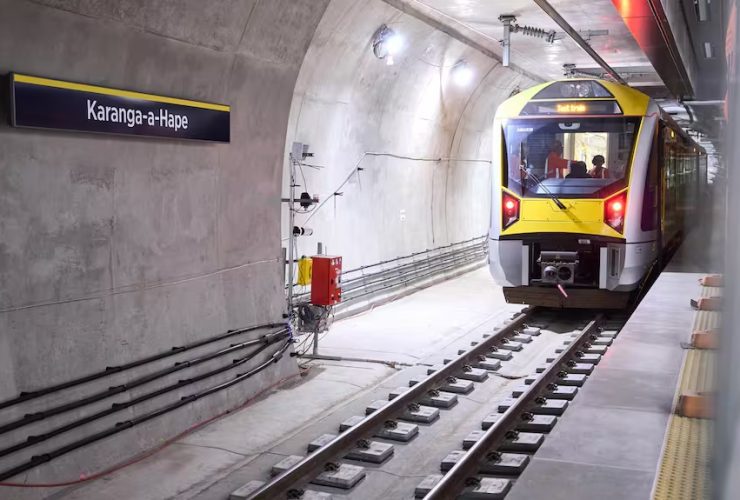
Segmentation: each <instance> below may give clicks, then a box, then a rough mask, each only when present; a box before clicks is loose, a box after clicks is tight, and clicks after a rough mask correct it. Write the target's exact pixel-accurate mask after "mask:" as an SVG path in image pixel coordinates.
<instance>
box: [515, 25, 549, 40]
mask: <svg viewBox="0 0 740 500" xmlns="http://www.w3.org/2000/svg"><path fill="white" fill-rule="evenodd" d="M511 31H512V32H513V33H521V34H522V35H527V36H532V37H535V38H544V39H546V40H547V41H548V42H549V43H552V42H554V41H555V31H553V30H550V31H547V30H543V29H542V28H535V27H534V26H526V25H525V26H520V25H518V24H513V25H512V26H511Z"/></svg>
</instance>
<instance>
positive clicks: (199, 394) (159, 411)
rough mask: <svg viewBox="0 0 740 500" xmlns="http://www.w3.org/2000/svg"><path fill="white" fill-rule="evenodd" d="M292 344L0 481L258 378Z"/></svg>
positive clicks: (7, 472)
mask: <svg viewBox="0 0 740 500" xmlns="http://www.w3.org/2000/svg"><path fill="white" fill-rule="evenodd" d="M290 344H291V341H290V339H288V340H287V341H286V342H285V343H284V344H283V345H282V347H281V348H280V349H278V350H277V351H276V352H275V353H274V354H272V355H271V356H270V358H269V359H267V360H266V361H264V362H263V363H261V364H260V365H258V366H256V367H254V368H252V369H251V370H249V371H248V372H246V373H242V374H237V375H236V376H235V377H234V379H232V380H229V381H227V382H223V383H221V384H218V385H215V386H213V387H210V388H208V389H204V390H202V391H200V392H196V393H195V394H191V395H189V396H183V397H182V398H180V400H179V401H176V402H174V403H170V404H169V405H166V406H163V407H161V408H158V409H156V410H152V411H150V412H149V413H145V414H143V415H141V416H139V417H135V418H132V419H131V420H126V421H123V422H117V423H115V424H114V425H113V426H112V427H110V428H108V429H105V430H103V431H100V432H97V433H95V434H92V435H90V436H87V437H85V438H82V439H78V440H77V441H73V442H71V443H69V444H67V445H64V446H62V447H60V448H57V449H55V450H52V451H50V452H49V453H44V454H41V455H34V456H33V457H31V459H30V460H28V461H27V462H26V463H24V464H22V465H18V466H16V467H13V468H12V469H8V470H5V471H3V472H0V481H4V480H5V479H9V478H11V477H13V476H16V475H18V474H20V473H22V472H25V471H27V470H30V469H33V468H35V467H37V466H39V465H41V464H43V463H46V462H50V461H52V460H54V459H55V458H58V457H60V456H62V455H65V454H67V453H69V452H71V451H74V450H76V449H78V448H82V447H83V446H86V445H88V444H92V443H94V442H96V441H100V440H101V439H104V438H107V437H109V436H112V435H114V434H117V433H119V432H121V431H124V430H126V429H130V428H132V427H135V426H137V425H139V424H141V423H144V422H146V421H148V420H151V419H153V418H156V417H158V416H160V415H164V414H166V413H169V412H171V411H173V410H176V409H178V408H180V407H182V406H185V405H187V404H189V403H192V402H193V401H197V400H198V399H201V398H203V397H206V396H209V395H211V394H214V393H216V392H218V391H221V390H223V389H227V388H229V387H231V386H233V385H236V384H238V383H239V382H242V381H244V380H247V379H248V378H251V377H252V376H254V375H256V374H257V373H259V372H261V371H262V370H264V369H265V368H267V367H268V366H270V365H271V364H273V363H277V362H278V361H279V360H280V358H282V357H283V353H285V351H286V350H287V349H288V347H289V346H290ZM266 347H267V346H261V347H260V349H265V348H266Z"/></svg>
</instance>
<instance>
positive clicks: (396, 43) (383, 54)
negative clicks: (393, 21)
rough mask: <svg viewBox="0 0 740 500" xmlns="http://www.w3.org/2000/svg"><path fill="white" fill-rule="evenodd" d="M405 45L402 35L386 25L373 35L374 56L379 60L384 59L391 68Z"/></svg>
mask: <svg viewBox="0 0 740 500" xmlns="http://www.w3.org/2000/svg"><path fill="white" fill-rule="evenodd" d="M405 44H406V42H405V40H404V39H403V37H402V36H401V35H399V34H398V33H396V32H395V31H393V30H392V29H390V28H389V27H388V26H386V25H385V24H384V25H382V26H381V27H380V28H378V29H377V31H376V32H375V34H374V35H373V54H375V57H377V58H378V59H384V60H385V62H386V64H387V65H388V66H391V65H392V64H393V62H394V60H393V59H394V57H395V56H396V55H398V54H400V53H401V51H402V50H403V47H404V45H405Z"/></svg>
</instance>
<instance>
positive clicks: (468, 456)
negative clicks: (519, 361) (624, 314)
mask: <svg viewBox="0 0 740 500" xmlns="http://www.w3.org/2000/svg"><path fill="white" fill-rule="evenodd" d="M600 320H601V315H599V316H597V317H596V318H595V319H594V320H592V321H591V322H589V323H588V324H587V325H586V327H585V328H584V329H583V331H582V332H581V334H580V335H579V336H578V337H577V338H576V339H574V340H573V341H572V342H571V343H570V345H568V347H566V348H565V349H564V350H563V352H562V353H560V355H559V356H558V357H557V358H555V360H554V361H553V362H552V363H551V364H550V365H549V366H548V367H547V369H546V370H545V371H544V372H542V373H541V374H540V375H539V376H538V377H537V378H536V379H535V380H534V382H532V384H531V385H529V386H528V389H527V391H526V392H525V393H524V394H522V395H521V396H519V398H517V400H516V403H514V404H512V405H511V406H510V407H509V408H508V409H507V410H506V411H505V412H504V413H502V414H501V417H500V418H499V419H498V420H497V421H496V422H495V423H494V424H493V425H492V426H491V427H489V428H488V430H487V431H486V432H485V433H484V434H483V436H481V438H480V439H479V440H478V441H477V442H476V443H475V444H474V445H473V447H472V448H470V450H468V452H467V453H465V455H463V457H462V459H460V460H459V461H458V462H457V463H456V464H455V465H454V466H453V467H452V469H450V470H449V471H448V472H447V473H446V474H445V475H444V476H442V479H441V480H440V481H439V482H438V483H437V484H436V485H435V486H434V488H432V489H431V490H430V491H429V493H427V495H426V496H425V497H424V500H449V499H450V498H457V496H458V495H459V494H460V492H461V491H462V490H463V488H464V487H465V482H466V480H467V479H468V478H470V477H474V476H476V475H478V474H479V470H480V463H481V461H482V460H483V459H484V458H485V456H486V455H488V453H490V452H491V451H492V450H494V449H495V448H496V446H497V445H498V444H499V443H500V442H501V441H503V440H504V438H505V437H506V433H507V432H508V431H509V430H511V429H512V428H514V427H515V426H516V423H517V420H518V419H519V418H521V415H522V414H523V413H524V412H526V411H527V408H529V407H530V406H531V405H532V403H533V401H534V399H535V398H536V397H537V396H538V395H539V394H541V393H542V392H543V391H544V390H546V389H547V386H548V385H549V384H550V383H551V382H553V381H554V380H556V379H557V378H558V377H559V376H560V375H561V374H562V372H563V370H564V367H563V366H562V364H563V363H564V362H566V361H568V360H569V359H570V358H571V357H573V356H574V355H576V353H577V352H578V351H580V349H581V347H582V346H583V345H584V344H585V343H586V341H587V340H588V339H590V337H591V335H593V334H595V332H596V330H597V328H598V323H599V321H600Z"/></svg>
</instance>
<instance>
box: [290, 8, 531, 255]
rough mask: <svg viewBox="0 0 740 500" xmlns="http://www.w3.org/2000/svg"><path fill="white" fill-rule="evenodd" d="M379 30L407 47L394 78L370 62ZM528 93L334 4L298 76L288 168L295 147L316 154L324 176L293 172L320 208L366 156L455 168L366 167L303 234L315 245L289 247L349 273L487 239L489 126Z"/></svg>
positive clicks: (445, 49)
mask: <svg viewBox="0 0 740 500" xmlns="http://www.w3.org/2000/svg"><path fill="white" fill-rule="evenodd" d="M382 24H386V25H388V26H389V27H390V28H391V29H393V30H395V31H396V32H398V33H400V34H401V35H402V36H403V37H404V39H405V48H404V50H403V52H402V53H401V54H400V55H399V56H397V57H396V58H395V64H394V65H393V66H387V65H386V63H385V61H382V60H379V59H377V58H376V57H375V56H374V54H373V51H372V43H371V41H372V37H373V34H374V33H375V31H376V30H377V29H378V28H379V27H380V26H381V25H382ZM460 60H465V61H467V62H468V64H469V65H470V66H471V67H472V68H473V69H474V71H475V78H474V80H473V82H472V83H471V84H470V85H469V86H467V87H459V86H456V85H455V84H454V83H453V82H452V77H451V70H452V67H453V66H454V65H455V64H456V63H457V62H458V61H460ZM534 83H535V82H534V81H533V80H531V79H530V78H529V77H527V76H525V75H524V74H522V73H521V72H519V71H517V70H515V69H510V68H504V67H502V66H501V63H500V62H499V61H497V60H493V59H491V58H489V57H487V56H485V55H483V54H481V53H480V52H478V51H476V50H474V49H472V48H470V47H469V46H467V45H465V44H463V43H461V42H459V41H457V40H455V39H453V38H451V37H450V36H448V35H446V34H444V33H442V32H440V31H438V30H436V29H434V28H432V27H430V26H429V25H427V24H425V23H423V22H421V21H419V20H418V19H416V18H414V17H412V16H410V15H406V14H403V13H402V12H400V11H398V10H396V9H395V8H393V7H391V6H389V5H388V4H386V3H385V2H383V1H381V0H371V1H357V0H333V1H332V2H331V3H330V4H329V6H328V8H327V10H326V13H325V15H324V17H323V18H322V20H321V22H320V23H319V25H318V28H317V30H316V34H315V36H314V39H313V42H312V43H311V46H310V47H309V49H308V52H307V54H306V58H305V60H304V61H303V65H302V67H301V72H300V75H299V77H298V82H297V84H296V89H295V95H294V97H293V104H292V107H291V115H290V116H291V117H290V123H289V128H288V138H287V139H288V140H287V141H286V142H287V143H286V158H287V152H288V151H289V150H290V147H291V144H292V142H293V141H299V142H303V143H306V144H309V145H310V146H311V151H313V152H314V153H315V157H314V158H310V159H309V160H308V162H309V163H312V164H316V165H321V166H324V167H325V168H323V169H321V170H315V169H312V168H304V169H303V174H304V175H305V181H306V182H305V183H306V185H307V186H308V192H309V193H311V194H319V195H320V197H321V198H322V199H326V197H327V196H328V195H331V194H332V193H333V192H334V191H335V190H336V189H337V187H338V186H339V185H340V184H341V183H342V181H343V180H344V179H345V178H346V177H347V175H348V174H349V173H350V172H351V171H352V170H353V168H354V167H355V165H356V164H357V162H358V161H360V159H361V158H362V156H363V153H364V152H367V151H372V152H381V153H393V154H396V155H402V156H408V157H415V158H457V159H460V160H464V161H441V162H428V161H418V160H405V159H397V158H389V157H369V156H368V157H365V158H364V160H362V163H361V167H363V168H364V169H365V170H364V171H362V172H361V173H360V175H359V178H358V176H354V177H353V178H352V179H351V180H350V182H349V183H348V184H347V185H346V186H344V187H343V188H342V189H341V191H342V192H343V196H341V197H336V198H335V199H333V200H331V201H329V202H328V203H326V205H325V206H324V207H323V208H322V209H321V210H320V211H319V212H317V213H316V214H315V215H313V218H311V220H310V221H308V222H307V223H305V225H306V226H307V227H311V228H312V229H313V230H314V233H313V235H312V236H310V237H301V238H299V239H298V255H299V256H300V255H303V254H305V255H313V254H314V253H315V252H316V247H317V242H322V243H323V244H324V245H325V247H326V250H327V251H328V253H329V254H332V255H341V256H342V257H343V265H344V268H345V269H349V268H353V267H356V266H358V265H362V264H370V263H374V262H378V261H381V260H385V259H390V258H394V257H397V256H401V255H406V254H410V253H412V252H418V251H421V250H425V249H429V248H436V247H439V246H443V245H446V244H449V243H452V242H456V241H461V240H465V239H469V238H473V237H476V236H481V235H484V234H486V233H487V231H488V227H489V219H490V197H491V192H490V169H491V165H490V161H491V158H492V145H491V139H492V135H491V126H492V122H493V115H494V113H495V111H496V108H497V106H498V104H499V103H500V102H502V101H503V100H504V99H506V98H508V97H509V95H510V93H511V91H512V90H513V89H515V88H516V87H521V88H526V87H528V86H530V85H532V84H534ZM285 168H286V170H285V174H284V176H283V189H284V193H286V194H287V192H288V170H287V169H288V162H287V161H286V162H285ZM297 182H298V184H303V183H304V182H303V177H302V176H301V174H300V173H299V174H298V176H297ZM297 191H298V192H299V193H300V191H301V188H299V189H298V190H297ZM307 217H308V216H298V217H297V219H296V222H297V224H298V225H303V224H304V221H306V219H307ZM287 234H288V233H287V210H284V211H283V238H287ZM285 243H286V242H284V244H285Z"/></svg>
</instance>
